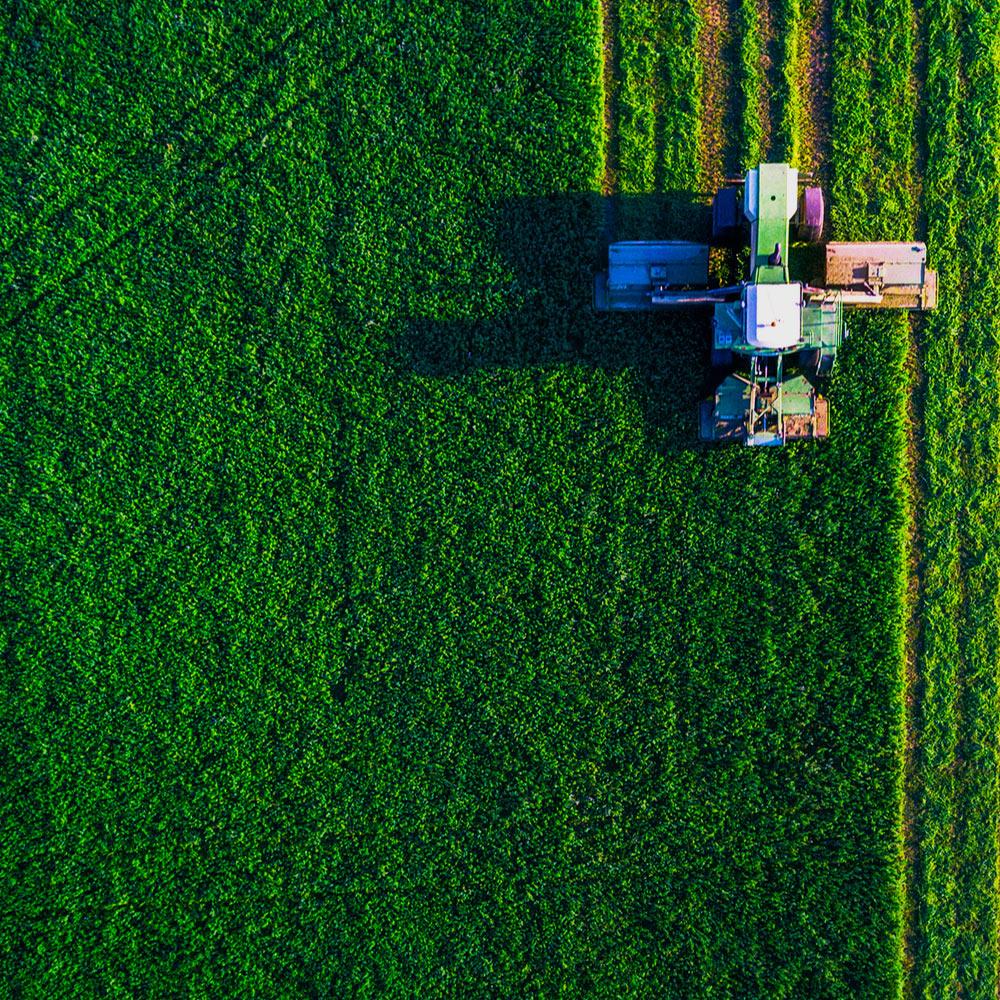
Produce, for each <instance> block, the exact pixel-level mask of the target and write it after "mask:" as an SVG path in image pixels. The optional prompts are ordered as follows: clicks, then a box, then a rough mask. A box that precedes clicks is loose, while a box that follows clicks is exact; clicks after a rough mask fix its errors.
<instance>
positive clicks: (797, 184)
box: [594, 163, 937, 445]
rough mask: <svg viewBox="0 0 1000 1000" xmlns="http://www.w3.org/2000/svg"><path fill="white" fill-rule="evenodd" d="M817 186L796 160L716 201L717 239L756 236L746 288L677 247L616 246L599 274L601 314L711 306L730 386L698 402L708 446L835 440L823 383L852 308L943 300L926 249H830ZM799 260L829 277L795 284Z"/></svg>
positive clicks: (719, 362) (770, 167)
mask: <svg viewBox="0 0 1000 1000" xmlns="http://www.w3.org/2000/svg"><path fill="white" fill-rule="evenodd" d="M810 180H811V178H808V177H802V176H800V174H799V171H798V170H796V169H795V168H794V167H791V166H789V165H788V164H787V163H761V164H760V165H758V166H756V167H753V168H752V169H750V170H748V171H747V173H746V175H745V176H744V177H741V178H734V179H731V180H729V181H728V182H727V183H726V186H725V187H723V188H722V189H721V190H720V191H719V192H718V193H717V194H716V195H715V197H714V198H713V200H712V242H713V244H715V245H716V246H721V247H730V248H734V247H737V246H739V245H740V244H743V246H744V247H745V246H746V242H747V240H748V241H749V248H750V259H749V269H748V270H749V274H748V276H747V277H746V278H745V279H743V280H741V281H739V282H738V283H737V284H732V285H728V286H725V287H714V288H713V287H710V286H709V253H710V249H711V248H710V246H709V245H708V244H700V243H689V242H683V241H674V240H671V241H660V242H655V241H653V242H650V241H629V242H620V243H612V244H611V245H610V246H609V247H608V269H607V271H603V272H601V273H599V274H598V275H597V276H596V278H595V285H594V307H595V308H596V309H597V310H600V311H616V312H617V311H624V312H635V311H650V310H652V311H658V310H669V309H677V308H681V307H708V306H710V307H712V349H711V363H712V366H713V368H715V369H717V370H718V375H717V377H718V378H719V382H718V385H717V386H716V388H715V390H714V392H713V393H712V395H711V396H710V397H709V398H708V399H705V400H703V401H702V402H701V404H700V407H699V415H698V426H699V436H700V438H701V439H702V440H704V441H733V442H744V443H746V444H748V445H781V444H784V443H785V442H787V441H795V440H799V439H817V438H825V437H826V436H827V435H828V434H829V429H830V413H829V403H828V400H826V399H825V398H824V397H823V396H822V395H820V393H819V391H818V389H817V382H818V381H820V380H822V379H823V378H825V377H826V376H828V375H829V374H830V372H831V371H832V370H833V365H834V362H835V360H836V357H837V350H838V348H839V347H840V345H841V343H842V341H843V340H844V338H845V337H846V336H847V331H846V329H845V326H844V311H845V310H847V309H859V308H860V309H911V310H912V309H916V310H926V309H933V308H934V307H935V305H936V304H937V275H936V273H935V272H934V271H932V270H929V269H928V267H927V248H926V246H925V245H924V244H923V243H915V242H914V243H831V242H823V229H824V214H825V211H824V199H823V191H822V189H821V188H819V187H816V186H813V185H812V184H811V183H810ZM792 233H794V236H795V243H794V244H792V242H791V238H790V234H792ZM744 252H745V250H744ZM793 253H794V254H796V255H801V258H799V259H800V260H801V261H802V262H804V263H807V264H808V262H809V260H813V261H814V262H815V264H814V268H813V269H814V271H816V272H818V270H819V262H820V260H822V262H823V265H824V270H823V275H822V278H821V279H820V280H818V281H817V280H816V277H817V276H816V275H815V274H814V275H813V276H812V280H808V279H804V278H803V276H801V275H800V276H799V280H792V278H791V276H790V272H789V260H790V258H791V256H792V254H793Z"/></svg>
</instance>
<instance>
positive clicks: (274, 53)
mask: <svg viewBox="0 0 1000 1000" xmlns="http://www.w3.org/2000/svg"><path fill="white" fill-rule="evenodd" d="M322 20H323V18H322V17H320V16H318V15H317V16H316V17H313V18H311V19H310V20H309V21H307V22H306V23H305V24H303V25H301V26H300V27H298V28H295V29H293V30H292V31H291V32H289V34H288V35H286V36H285V37H284V38H283V39H282V40H281V41H280V42H278V43H277V44H276V45H274V46H273V47H272V48H270V49H267V50H266V51H265V52H263V53H261V54H260V55H259V56H257V57H255V58H254V59H252V60H247V61H246V62H244V64H243V65H242V66H240V67H238V68H237V69H236V71H235V72H234V73H233V75H232V76H231V77H230V78H229V79H227V80H226V81H224V82H223V83H221V84H219V85H218V86H217V87H216V88H215V89H214V90H212V91H211V92H210V93H208V94H206V95H205V96H204V97H203V98H201V99H200V100H198V101H197V102H196V103H195V104H194V105H193V106H192V107H190V108H188V110H187V111H185V112H184V113H183V114H182V115H180V116H179V117H178V118H176V119H175V120H174V121H172V122H171V123H170V124H169V125H168V126H166V127H165V128H162V129H160V130H159V131H158V132H156V133H154V134H153V135H152V136H150V137H149V138H143V137H141V136H139V135H137V134H136V135H133V136H130V137H129V140H128V141H127V142H125V143H123V144H122V145H121V146H119V147H118V149H116V150H114V151H111V152H109V154H108V156H109V158H111V159H113V160H114V161H115V166H114V168H113V169H111V170H109V171H107V172H106V173H105V174H103V175H102V176H100V177H97V178H94V179H93V180H91V181H90V182H89V183H87V184H85V185H84V186H83V187H82V188H81V189H80V190H79V191H78V192H77V193H76V195H75V196H74V198H73V199H72V200H71V201H69V202H66V203H65V204H64V205H62V206H60V207H59V208H57V209H55V210H54V211H52V212H50V213H49V214H48V215H46V216H44V217H40V218H33V219H31V220H30V222H28V224H27V228H26V229H25V230H24V231H22V232H21V233H19V234H18V235H17V236H15V237H14V239H13V240H12V241H11V242H10V243H9V244H7V246H6V247H4V248H3V249H2V250H0V255H2V256H13V255H14V254H16V253H17V252H19V251H20V250H21V249H23V246H24V243H25V241H26V240H28V239H29V238H30V237H31V235H32V234H33V233H34V232H36V231H38V230H42V229H44V230H49V229H52V228H59V227H60V226H61V225H62V224H63V222H65V220H66V219H67V218H68V217H69V216H70V215H72V213H73V211H74V209H76V208H77V207H79V206H80V205H82V204H83V203H84V201H86V200H87V199H88V198H90V197H92V196H95V195H99V194H100V193H101V192H102V191H104V190H105V189H106V188H107V186H108V184H109V183H111V181H113V180H114V179H116V178H117V176H118V175H119V173H120V171H121V169H122V168H123V166H127V165H129V164H130V163H131V162H132V161H135V160H138V159H140V158H141V157H143V156H148V155H149V153H150V151H151V150H152V149H155V148H156V147H157V146H162V145H163V144H164V143H166V142H168V141H169V140H171V139H179V138H180V133H181V132H182V131H183V130H184V129H185V128H186V127H187V125H188V124H190V122H191V121H192V120H193V119H194V118H195V116H196V115H198V114H199V113H200V112H202V111H204V110H205V109H206V108H207V107H208V106H209V105H210V104H212V103H214V102H216V101H219V100H221V99H223V98H225V97H226V96H227V95H229V94H230V93H232V92H233V91H234V90H235V89H236V88H238V87H244V86H247V84H248V81H247V74H248V73H252V75H253V78H254V79H255V78H256V77H257V76H259V75H260V74H261V73H263V72H266V71H267V70H270V69H274V68H275V66H276V65H278V61H279V59H281V57H282V56H283V55H284V54H285V52H286V50H287V49H289V48H290V47H291V46H292V45H293V44H295V43H296V42H298V41H300V40H301V39H302V38H304V36H305V35H306V34H307V33H308V32H310V31H311V30H312V29H313V28H314V27H315V26H316V25H317V24H319V22H320V21H322ZM360 56H361V53H360V52H358V53H355V55H354V56H353V57H352V59H351V60H348V62H347V63H345V66H344V71H347V70H349V69H351V68H352V67H353V65H354V64H356V63H357V62H358V60H359V59H360ZM221 75H222V74H221V73H220V74H219V76H217V77H216V78H215V79H214V80H212V81H210V83H209V86H214V85H215V84H216V83H217V82H218V79H219V77H221ZM247 89H248V91H252V88H251V87H247ZM46 108H47V110H49V111H51V112H54V113H56V114H58V115H60V116H61V117H62V118H63V120H64V121H66V120H68V119H69V118H71V117H72V116H71V115H67V114H64V113H63V112H62V111H61V109H58V108H55V107H53V106H52V105H49V104H46ZM136 143H139V145H138V146H137V145H136Z"/></svg>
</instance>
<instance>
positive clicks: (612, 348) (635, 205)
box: [392, 191, 711, 451]
mask: <svg viewBox="0 0 1000 1000" xmlns="http://www.w3.org/2000/svg"><path fill="white" fill-rule="evenodd" d="M611 201H612V199H608V198H603V197H601V196H600V195H598V194H596V193H589V192H585V193H569V194H555V195H550V196H546V197H515V198H510V199H507V200H505V201H504V202H502V203H501V204H499V205H498V206H496V207H495V208H493V209H490V210H488V211H486V212H484V213H483V215H482V217H481V219H477V220H476V225H477V227H481V230H480V231H481V233H482V234H483V237H484V239H483V244H484V248H485V254H484V256H485V257H486V258H491V260H492V262H493V263H494V264H496V263H497V262H499V265H500V266H499V268H497V267H494V268H493V271H492V272H491V273H493V274H494V275H495V274H497V273H501V274H503V276H504V280H503V281H502V283H501V284H499V285H496V286H495V287H489V285H488V284H487V283H485V282H484V284H483V285H477V286H475V287H474V288H468V289H465V290H464V291H465V292H466V293H467V301H469V302H473V301H475V302H480V303H481V302H483V301H484V300H485V299H489V301H490V302H491V303H492V305H491V306H490V307H489V308H487V309H485V310H483V312H485V313H487V314H485V315H481V316H480V317H478V318H474V319H468V320H444V321H442V320H438V319H435V318H429V317H422V316H410V317H408V318H407V319H405V320H404V322H403V324H402V328H401V330H400V332H399V335H398V338H397V340H396V343H395V345H394V350H393V352H392V360H393V363H394V365H395V367H396V369H397V371H398V372H399V373H400V374H403V375H405V374H419V375H425V376H428V375H429V376H438V377H454V376H467V375H472V374H475V373H477V372H478V371H481V370H482V369H511V368H542V367H551V366H554V365H561V364H572V365H581V366H589V367H592V368H597V369H602V370H604V371H608V372H617V371H622V370H624V369H630V370H632V371H633V372H634V373H635V375H636V390H637V393H638V395H639V398H640V400H641V402H642V406H643V412H644V418H645V423H646V428H647V432H648V435H649V436H650V437H651V439H654V440H656V441H657V443H658V446H659V447H660V448H662V449H664V450H667V451H674V450H678V449H686V448H690V447H694V446H696V445H697V440H698V439H697V426H696V409H697V404H698V401H699V399H701V398H702V397H703V396H704V395H705V393H706V392H707V391H708V390H709V389H710V388H711V385H710V382H711V376H710V368H709V346H710V345H709V339H710V338H709V322H710V312H709V310H708V309H707V308H700V309H694V310H671V311H666V312H659V313H655V314H653V313H637V314H622V313H618V314H614V315H612V314H607V313H597V312H595V311H594V308H593V288H594V274H595V273H596V272H597V271H600V270H603V269H604V268H606V267H607V248H608V235H607V230H608V226H607V220H608V218H609V217H613V218H614V220H615V225H614V229H615V238H616V239H618V240H628V239H661V240H670V239H673V240H694V241H699V242H707V240H708V237H709V235H710V229H711V220H710V211H709V208H708V198H707V197H705V196H700V195H698V194H695V193H692V192H687V191H684V192H670V193H665V194H655V195H654V194H648V195H645V194H644V195H619V196H615V197H614V199H613V202H614V204H613V205H612V204H611ZM440 292H441V295H442V297H447V298H449V299H450V300H452V301H455V300H458V301H459V303H460V304H461V297H462V295H463V289H462V288H460V287H456V286H454V285H451V286H445V285H443V284H442V286H441V288H440ZM491 295H492V298H490V296H491Z"/></svg>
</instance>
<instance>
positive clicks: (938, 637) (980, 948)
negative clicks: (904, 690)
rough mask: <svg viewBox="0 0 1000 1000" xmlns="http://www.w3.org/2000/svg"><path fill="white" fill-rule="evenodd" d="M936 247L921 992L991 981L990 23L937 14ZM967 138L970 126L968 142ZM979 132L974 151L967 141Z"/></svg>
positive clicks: (928, 206) (931, 76)
mask: <svg viewBox="0 0 1000 1000" xmlns="http://www.w3.org/2000/svg"><path fill="white" fill-rule="evenodd" d="M925 17H926V34H927V38H928V57H927V87H926V97H927V144H928V145H927V165H926V172H925V180H924V183H925V186H924V205H925V211H926V212H927V218H928V242H929V243H930V244H931V246H932V247H933V248H934V252H935V259H936V261H937V263H938V267H939V282H940V285H941V288H942V296H941V307H940V308H939V310H938V312H937V313H936V314H935V315H934V316H933V317H932V318H931V319H930V321H929V322H928V323H927V326H926V330H925V337H926V345H925V348H924V351H925V358H924V372H925V377H926V402H925V427H926V432H925V449H926V451H925V454H926V458H925V463H924V468H925V470H926V472H925V476H926V478H925V506H924V519H923V530H922V536H923V538H924V539H925V542H924V545H925V551H924V563H925V570H924V574H923V589H924V597H923V602H922V610H923V614H922V621H923V632H922V638H923V642H922V655H921V672H922V676H923V679H924V690H923V699H922V705H921V709H922V711H921V718H920V723H921V731H920V757H919V771H918V778H919V791H920V813H919V833H920V839H919V845H920V864H919V867H918V873H919V878H920V881H919V882H918V887H919V895H920V898H921V900H922V905H921V907H920V910H919V921H918V925H917V932H918V938H917V944H918V951H917V954H916V967H915V971H914V993H915V995H919V996H927V997H930V996H940V995H942V994H943V993H945V992H949V991H955V990H958V989H960V990H961V992H962V994H963V995H967V996H983V997H985V996H993V995H994V994H995V991H996V984H997V895H996V893H997V889H996V879H997V844H996V811H997V767H998V759H997V750H996V739H997V731H998V726H1000V703H998V692H997V678H996V662H997V656H998V651H1000V637H998V635H997V593H998V582H1000V581H998V578H997V574H998V562H1000V560H998V556H997V552H996V543H995V538H996V526H997V523H998V490H997V485H996V473H995V470H996V462H997V429H996V426H997V425H996V422H997V417H998V413H997V393H996V388H997V387H996V378H997V370H998V367H997V366H998V362H1000V358H998V350H1000V348H998V342H997V323H996V318H995V310H994V309H993V305H992V300H991V298H990V294H989V291H988V290H989V289H990V288H991V286H992V285H993V284H994V283H995V282H996V280H997V275H998V258H997V254H998V250H997V247H998V238H1000V237H998V229H997V213H996V206H997V203H998V201H997V199H998V196H1000V178H998V166H997V162H996V150H997V148H998V146H1000V131H998V130H1000V121H998V112H997V94H998V87H1000V77H998V70H997V66H996V61H995V58H994V57H993V55H992V53H994V52H995V50H996V44H997V39H998V32H1000V24H998V20H997V16H996V14H995V13H989V12H986V11H984V10H978V11H975V12H971V13H970V12H969V11H967V10H966V8H965V7H964V5H962V4H956V3H945V2H942V3H934V4H929V5H928V6H927V8H926V12H925ZM970 130H971V131H970ZM973 133H974V134H976V135H977V137H979V138H978V140H977V143H975V144H969V143H967V142H966V141H965V139H964V137H965V136H967V135H969V134H973Z"/></svg>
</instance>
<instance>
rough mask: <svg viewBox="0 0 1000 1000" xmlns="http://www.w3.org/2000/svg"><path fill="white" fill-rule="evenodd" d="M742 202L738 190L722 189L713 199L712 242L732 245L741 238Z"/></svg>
mask: <svg viewBox="0 0 1000 1000" xmlns="http://www.w3.org/2000/svg"><path fill="white" fill-rule="evenodd" d="M740 221H741V219H740V202H739V198H737V197H736V189H735V188H731V187H727V188H720V189H719V191H718V192H717V193H716V195H715V197H714V198H713V199H712V242H713V243H716V244H723V245H731V244H733V243H736V242H737V241H738V240H739V237H740V229H741V227H740Z"/></svg>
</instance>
